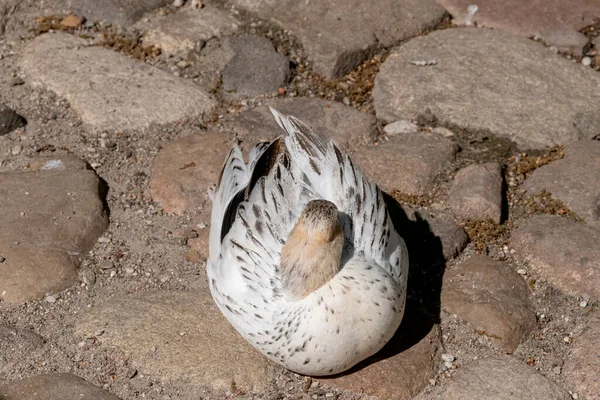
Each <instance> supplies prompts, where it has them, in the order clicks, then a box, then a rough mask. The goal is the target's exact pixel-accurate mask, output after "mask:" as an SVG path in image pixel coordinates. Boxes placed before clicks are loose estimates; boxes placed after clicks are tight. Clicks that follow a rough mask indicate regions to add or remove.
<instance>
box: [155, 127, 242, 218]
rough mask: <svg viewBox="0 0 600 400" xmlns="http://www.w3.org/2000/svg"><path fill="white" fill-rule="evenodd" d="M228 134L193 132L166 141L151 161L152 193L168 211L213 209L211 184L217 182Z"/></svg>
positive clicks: (226, 149)
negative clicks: (194, 133) (166, 143)
mask: <svg viewBox="0 0 600 400" xmlns="http://www.w3.org/2000/svg"><path fill="white" fill-rule="evenodd" d="M230 147H231V145H230V142H229V137H227V136H226V135H223V134H219V133H213V132H209V133H206V134H198V135H190V136H186V137H183V138H181V139H177V140H174V141H172V142H171V143H169V144H168V145H166V146H165V147H164V148H163V149H162V150H161V151H160V152H159V153H158V155H157V156H156V158H155V159H154V161H153V162H152V167H151V170H150V195H151V196H152V200H153V201H155V202H160V203H162V206H163V209H164V210H165V211H166V212H172V213H175V214H179V215H181V214H183V213H184V212H186V211H191V210H196V209H199V208H202V209H205V210H206V211H207V212H210V208H211V203H210V200H209V198H208V194H207V191H208V188H209V187H211V186H212V185H214V184H216V183H217V179H218V178H219V174H220V173H221V169H222V168H223V163H224V162H225V156H226V155H227V153H228V152H229V149H230Z"/></svg>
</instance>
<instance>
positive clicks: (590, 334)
mask: <svg viewBox="0 0 600 400" xmlns="http://www.w3.org/2000/svg"><path fill="white" fill-rule="evenodd" d="M570 347H571V351H570V352H569V355H568V356H567V359H566V361H565V364H564V366H563V369H562V373H563V376H564V378H565V380H566V381H567V382H568V383H569V386H570V387H571V388H572V389H573V392H575V393H577V394H578V395H579V398H585V399H590V400H591V399H598V398H600V381H599V380H598V377H599V376H600V316H599V315H598V313H597V312H596V313H593V314H591V315H588V316H587V326H586V327H585V329H584V330H583V332H581V334H579V335H576V336H575V337H574V338H573V343H571V346H570Z"/></svg>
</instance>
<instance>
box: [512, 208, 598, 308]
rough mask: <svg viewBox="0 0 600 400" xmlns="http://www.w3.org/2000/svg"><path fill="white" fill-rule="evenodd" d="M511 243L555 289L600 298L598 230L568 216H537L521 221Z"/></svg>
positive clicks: (518, 253) (520, 255)
mask: <svg viewBox="0 0 600 400" xmlns="http://www.w3.org/2000/svg"><path fill="white" fill-rule="evenodd" d="M510 243H511V246H512V247H513V248H514V249H515V250H516V251H517V255H518V256H519V257H521V258H522V259H525V260H527V261H529V263H530V264H531V266H532V267H533V268H535V269H537V270H538V271H539V273H540V274H541V275H542V276H544V277H545V278H546V279H547V280H548V282H550V283H551V284H552V285H554V286H556V287H557V288H558V289H560V290H562V291H564V292H566V293H568V294H571V295H581V294H588V295H590V296H594V297H595V298H599V297H600V231H598V230H596V229H593V228H591V227H589V226H587V225H585V224H582V223H579V222H575V221H573V220H571V219H569V218H565V217H558V216H555V215H536V216H533V217H531V218H529V219H527V220H525V221H523V222H521V223H520V225H519V226H518V227H517V229H515V230H514V231H513V233H512V236H511V239H510Z"/></svg>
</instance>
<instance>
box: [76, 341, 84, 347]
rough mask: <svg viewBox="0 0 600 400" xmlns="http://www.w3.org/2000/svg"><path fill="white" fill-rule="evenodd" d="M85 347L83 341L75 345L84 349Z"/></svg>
mask: <svg viewBox="0 0 600 400" xmlns="http://www.w3.org/2000/svg"><path fill="white" fill-rule="evenodd" d="M84 346H85V340H82V341H81V342H79V343H77V347H84Z"/></svg>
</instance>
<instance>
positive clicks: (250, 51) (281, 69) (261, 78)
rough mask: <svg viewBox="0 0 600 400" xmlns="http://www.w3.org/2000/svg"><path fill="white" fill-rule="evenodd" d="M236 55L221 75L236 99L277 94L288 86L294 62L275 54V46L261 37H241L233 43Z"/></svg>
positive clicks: (232, 47) (234, 39) (230, 43)
mask: <svg viewBox="0 0 600 400" xmlns="http://www.w3.org/2000/svg"><path fill="white" fill-rule="evenodd" d="M229 46H230V47H231V49H232V51H233V53H234V56H233V58H232V59H231V60H230V61H229V63H227V65H225V68H224V69H223V71H222V72H221V75H222V78H223V90H224V91H225V92H226V93H227V94H231V95H233V96H235V97H254V96H258V95H260V94H273V93H276V92H277V89H278V88H280V87H283V86H285V84H286V83H287V80H288V77H289V74H290V65H289V64H290V63H289V61H288V59H287V57H285V56H284V55H282V54H279V53H277V52H276V51H275V48H274V47H273V43H271V42H270V41H269V40H267V39H265V38H262V37H259V36H252V35H248V36H239V37H236V38H232V39H230V40H229Z"/></svg>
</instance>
